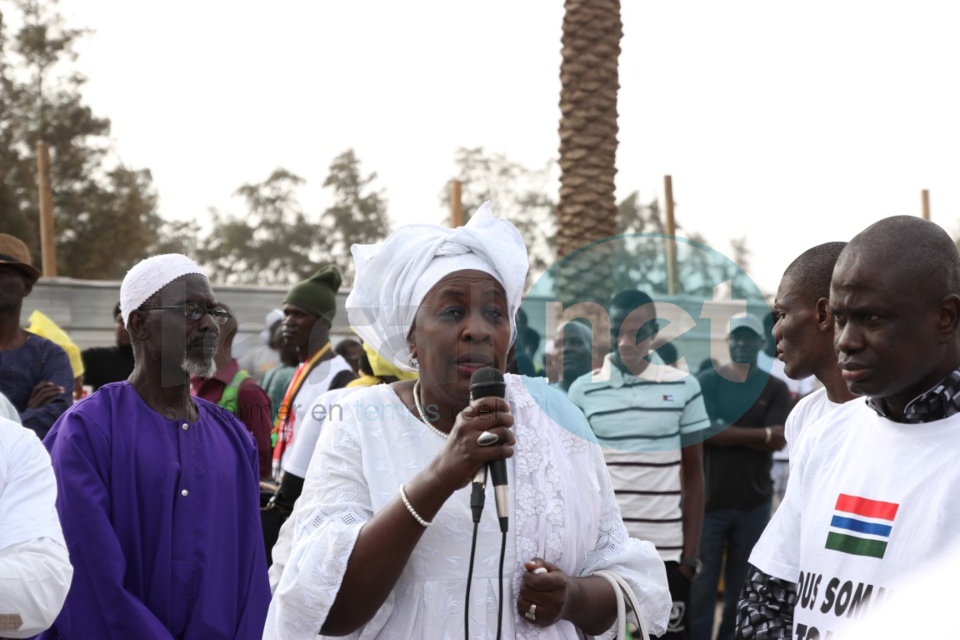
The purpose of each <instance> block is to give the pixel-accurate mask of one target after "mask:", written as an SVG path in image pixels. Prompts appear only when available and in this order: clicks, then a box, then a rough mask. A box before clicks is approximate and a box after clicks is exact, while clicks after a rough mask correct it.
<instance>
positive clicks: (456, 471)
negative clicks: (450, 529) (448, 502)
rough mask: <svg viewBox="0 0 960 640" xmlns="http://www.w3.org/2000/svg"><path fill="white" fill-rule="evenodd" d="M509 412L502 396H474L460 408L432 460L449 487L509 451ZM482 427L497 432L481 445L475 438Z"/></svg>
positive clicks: (457, 485)
mask: <svg viewBox="0 0 960 640" xmlns="http://www.w3.org/2000/svg"><path fill="white" fill-rule="evenodd" d="M512 426H513V415H512V414H511V413H510V405H509V404H507V401H506V400H504V399H503V398H496V397H488V398H477V399H476V400H474V401H472V402H471V403H470V404H469V405H468V406H467V408H466V409H464V410H463V411H461V412H460V415H458V416H457V420H456V422H455V423H454V425H453V429H451V430H450V436H449V437H448V438H447V444H446V446H445V447H444V448H443V449H442V450H441V451H440V453H439V454H438V455H437V457H436V459H435V460H434V470H435V473H436V474H437V475H438V476H439V478H440V479H442V481H443V482H444V483H445V484H446V485H447V486H450V487H451V489H452V490H453V491H455V490H457V489H460V488H462V487H465V486H467V485H468V484H470V481H471V480H473V476H474V475H475V474H476V472H477V470H478V469H479V468H480V467H481V466H482V465H484V464H487V463H488V462H492V461H493V460H499V459H506V458H509V457H511V456H512V455H513V445H514V444H516V441H517V440H516V438H515V437H514V435H513V429H511V427H512ZM484 431H489V432H490V433H492V434H494V435H495V436H497V440H496V442H494V443H493V444H490V445H487V446H483V445H481V444H479V442H478V439H479V438H480V434H482V433H483V432H484Z"/></svg>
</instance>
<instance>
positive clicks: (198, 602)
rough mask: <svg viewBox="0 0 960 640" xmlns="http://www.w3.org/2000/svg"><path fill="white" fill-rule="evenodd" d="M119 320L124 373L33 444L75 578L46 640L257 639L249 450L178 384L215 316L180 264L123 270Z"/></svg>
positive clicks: (257, 565) (199, 362)
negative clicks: (42, 449) (127, 357)
mask: <svg viewBox="0 0 960 640" xmlns="http://www.w3.org/2000/svg"><path fill="white" fill-rule="evenodd" d="M120 308H121V314H122V316H123V321H124V324H125V325H126V327H127V329H128V331H129V332H130V340H131V343H132V344H133V351H134V358H135V361H136V364H135V367H134V370H133V373H132V374H131V375H130V378H129V379H128V380H126V381H123V382H114V383H110V384H107V385H104V386H103V387H101V388H100V389H99V390H98V391H96V392H95V393H94V394H93V395H91V396H90V397H88V398H86V399H85V400H83V401H82V402H79V403H77V404H75V405H74V406H73V407H72V408H71V409H70V410H68V411H67V412H66V413H64V414H63V416H62V417H61V418H60V419H59V420H58V421H57V423H56V424H55V425H54V426H53V429H51V431H50V434H49V435H48V436H47V438H46V439H45V440H44V444H45V445H46V447H47V449H48V450H49V451H50V455H51V458H52V460H53V467H54V470H55V472H56V475H57V485H58V486H57V488H58V496H57V510H58V512H59V514H60V520H61V523H62V525H63V533H64V537H65V539H66V542H67V549H68V550H69V552H70V559H71V561H72V562H73V564H74V566H75V572H74V577H73V585H72V587H71V589H70V593H69V594H68V595H67V601H66V604H65V605H64V608H63V611H62V612H61V614H60V615H59V616H58V617H57V620H56V622H55V623H54V626H53V628H51V629H50V630H49V631H47V632H45V633H44V634H42V635H41V636H40V638H42V639H53V638H138V639H140V640H146V639H160V638H163V639H165V640H168V639H173V638H177V639H178V640H200V639H201V638H202V639H203V640H218V639H223V640H226V639H228V638H229V639H230V640H234V639H237V640H246V639H248V638H249V639H253V638H260V636H261V632H262V630H263V624H264V620H265V618H266V613H267V607H268V605H269V601H270V590H269V586H268V581H267V567H266V561H265V558H266V554H265V551H264V548H263V537H262V534H261V532H260V515H259V477H260V472H259V468H258V464H257V447H256V444H255V443H254V441H253V438H252V437H251V436H250V433H249V432H248V431H247V429H246V428H245V427H244V426H243V424H241V423H240V421H239V420H237V419H236V418H235V417H234V416H233V415H231V414H230V413H228V412H226V411H223V410H222V409H220V408H219V407H217V406H216V405H215V404H212V403H209V402H207V401H205V400H201V399H199V398H193V397H191V395H190V385H189V377H190V375H200V376H206V377H209V376H210V375H212V374H213V372H214V370H215V369H216V366H215V365H214V362H213V358H214V354H215V353H216V349H217V337H218V335H219V329H218V326H217V325H218V324H222V323H223V322H225V321H226V320H227V319H228V318H229V313H228V312H227V311H226V310H225V309H223V308H222V307H221V306H220V305H218V304H217V300H216V298H215V297H214V295H213V290H212V289H211V287H210V282H209V281H208V280H207V278H206V276H204V275H203V273H202V272H201V271H200V268H199V267H198V266H197V265H196V264H195V263H194V262H193V261H192V260H190V259H189V258H187V257H186V256H182V255H179V254H168V255H160V256H154V257H152V258H148V259H146V260H144V261H142V262H140V263H139V264H137V265H136V266H134V267H133V268H132V269H131V270H130V271H129V273H127V275H126V277H125V278H124V279H123V284H122V285H121V287H120Z"/></svg>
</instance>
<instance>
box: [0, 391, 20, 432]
mask: <svg viewBox="0 0 960 640" xmlns="http://www.w3.org/2000/svg"><path fill="white" fill-rule="evenodd" d="M0 418H6V419H7V420H11V421H13V422H16V423H17V424H20V413H19V412H18V411H17V408H16V407H14V406H13V404H12V403H11V402H10V400H8V399H7V396H5V395H3V394H2V393H0Z"/></svg>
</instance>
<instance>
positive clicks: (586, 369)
mask: <svg viewBox="0 0 960 640" xmlns="http://www.w3.org/2000/svg"><path fill="white" fill-rule="evenodd" d="M592 349H593V334H592V332H591V331H590V327H588V326H587V325H585V324H583V323H582V322H577V321H576V320H570V321H569V322H564V323H562V324H561V325H560V326H559V327H557V334H556V338H554V340H553V357H554V358H557V357H558V356H559V357H560V358H561V362H562V363H563V368H562V370H561V371H559V374H560V378H559V379H558V380H556V381H554V382H551V383H550V386H553V387H556V388H558V389H560V390H561V391H563V392H564V393H566V392H568V391H569V390H570V386H571V385H572V384H573V383H574V381H575V380H576V379H577V378H579V377H580V376H584V375H586V374H588V373H590V371H591V370H592V369H593V350H592Z"/></svg>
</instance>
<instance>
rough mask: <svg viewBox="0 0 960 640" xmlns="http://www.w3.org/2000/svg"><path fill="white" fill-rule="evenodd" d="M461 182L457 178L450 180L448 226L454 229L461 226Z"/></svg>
mask: <svg viewBox="0 0 960 640" xmlns="http://www.w3.org/2000/svg"><path fill="white" fill-rule="evenodd" d="M462 194H463V183H462V182H460V181H459V180H451V181H450V227H451V228H453V229H456V228H457V227H462V226H463V199H462Z"/></svg>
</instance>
